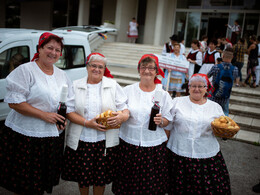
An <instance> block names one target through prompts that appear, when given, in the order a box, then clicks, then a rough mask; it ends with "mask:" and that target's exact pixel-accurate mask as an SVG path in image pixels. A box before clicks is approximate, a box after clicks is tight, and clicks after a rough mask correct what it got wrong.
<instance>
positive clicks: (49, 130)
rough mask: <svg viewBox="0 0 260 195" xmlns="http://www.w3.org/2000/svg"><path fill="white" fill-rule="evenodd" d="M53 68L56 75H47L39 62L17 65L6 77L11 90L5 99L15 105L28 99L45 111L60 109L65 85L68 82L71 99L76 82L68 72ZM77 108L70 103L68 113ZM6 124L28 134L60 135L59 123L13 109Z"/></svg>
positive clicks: (8, 88) (39, 135)
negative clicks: (73, 84) (57, 125)
mask: <svg viewBox="0 0 260 195" xmlns="http://www.w3.org/2000/svg"><path fill="white" fill-rule="evenodd" d="M53 68H54V69H53V74H52V75H47V74H45V73H43V72H42V70H41V69H40V68H39V67H38V65H37V64H36V63H35V62H28V63H26V64H23V65H20V66H19V67H17V68H16V69H15V70H14V71H12V72H11V73H10V74H9V75H8V77H7V78H6V81H7V93H6V96H5V100H4V101H5V102H7V103H15V104H19V103H22V102H27V103H28V104H30V105H31V106H33V107H35V108H37V109H39V110H42V111H44V112H57V107H58V104H59V101H60V94H61V89H62V86H63V85H64V84H67V85H68V99H69V98H72V97H73V91H72V83H71V81H70V80H69V78H68V77H67V75H66V73H65V72H64V71H63V70H60V69H59V68H57V67H56V66H54V65H53ZM73 111H74V110H73V108H71V107H69V106H68V108H67V113H69V112H73ZM5 125H6V126H8V127H10V128H11V129H12V130H14V131H16V132H18V133H21V134H23V135H26V136H32V137H55V136H58V135H59V131H58V129H57V127H56V124H51V123H47V122H45V121H43V120H41V119H39V118H34V117H30V116H25V115H22V114H20V113H18V112H16V111H15V110H13V109H12V110H11V111H10V113H9V114H8V116H7V118H6V120H5Z"/></svg>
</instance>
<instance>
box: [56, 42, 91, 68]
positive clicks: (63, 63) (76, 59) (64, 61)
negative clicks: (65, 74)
mask: <svg viewBox="0 0 260 195" xmlns="http://www.w3.org/2000/svg"><path fill="white" fill-rule="evenodd" d="M85 59H86V58H85V51H84V47H83V46H74V45H73V46H72V45H65V46H64V49H63V51H62V56H61V57H60V59H59V60H58V61H57V62H56V63H55V65H56V66H57V67H58V68H61V69H71V68H77V67H83V66H85Z"/></svg>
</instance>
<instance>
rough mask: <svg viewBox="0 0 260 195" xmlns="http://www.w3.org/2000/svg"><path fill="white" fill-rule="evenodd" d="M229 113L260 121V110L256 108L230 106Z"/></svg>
mask: <svg viewBox="0 0 260 195" xmlns="http://www.w3.org/2000/svg"><path fill="white" fill-rule="evenodd" d="M229 113H230V114H233V115H238V116H245V117H249V118H250V117H251V118H256V119H260V109H259V108H256V107H250V106H244V105H237V104H229Z"/></svg>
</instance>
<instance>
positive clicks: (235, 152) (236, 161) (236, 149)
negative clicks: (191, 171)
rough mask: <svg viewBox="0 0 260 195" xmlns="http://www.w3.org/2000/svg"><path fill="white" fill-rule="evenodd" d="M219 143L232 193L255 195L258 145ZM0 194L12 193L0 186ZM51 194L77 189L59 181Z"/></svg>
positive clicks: (258, 175) (66, 194)
mask: <svg viewBox="0 0 260 195" xmlns="http://www.w3.org/2000/svg"><path fill="white" fill-rule="evenodd" d="M219 143H220V145H221V150H222V153H223V156H224V158H225V161H226V164H227V167H228V170H229V173H230V179H231V189H232V194H233V195H256V193H254V192H252V190H251V188H252V186H253V185H255V184H256V183H258V182H259V180H260V146H256V145H252V144H247V143H242V142H239V141H234V140H227V141H222V140H220V139H219ZM0 194H1V195H11V194H13V193H11V192H8V191H6V190H5V189H3V188H1V187H0ZM53 194H54V195H78V194H79V190H78V187H77V184H76V183H74V182H64V181H61V183H60V185H58V186H56V187H55V188H54V191H53ZM91 194H92V193H91ZM110 194H113V193H112V192H111V185H109V186H107V189H106V191H105V195H110Z"/></svg>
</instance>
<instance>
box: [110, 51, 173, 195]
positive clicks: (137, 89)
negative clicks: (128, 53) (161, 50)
mask: <svg viewBox="0 0 260 195" xmlns="http://www.w3.org/2000/svg"><path fill="white" fill-rule="evenodd" d="M174 49H175V48H174ZM138 72H139V74H140V82H138V83H135V84H132V85H128V86H126V87H125V88H124V91H125V93H126V95H127V98H128V101H127V105H128V109H129V111H130V113H131V115H130V118H129V120H128V121H126V122H125V123H123V124H122V125H121V127H120V144H119V156H120V158H119V162H118V171H117V174H116V177H115V181H114V182H113V184H112V191H113V193H114V194H116V195H121V194H129V195H130V194H165V193H166V192H167V185H166V184H167V182H168V167H167V152H166V141H167V136H166V133H165V131H164V129H163V128H164V127H166V126H167V125H168V121H169V120H170V118H171V115H170V109H171V107H172V100H171V97H170V95H169V94H168V93H167V92H166V91H164V90H163V89H162V85H161V84H160V80H159V79H157V77H156V76H157V75H161V76H163V75H164V73H163V71H162V70H161V69H160V68H159V63H158V58H157V57H156V56H155V55H153V54H145V55H143V56H142V57H141V59H140V61H139V63H138ZM158 93H160V95H159V96H160V101H159V106H160V113H159V114H157V115H156V117H154V122H155V124H157V128H156V131H152V130H149V129H148V126H149V120H150V114H151V108H152V106H153V105H154V103H155V102H154V101H155V99H154V98H155V94H158ZM157 96H158V95H157Z"/></svg>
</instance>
